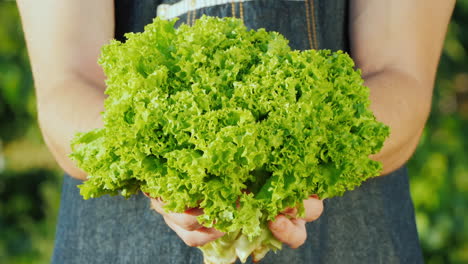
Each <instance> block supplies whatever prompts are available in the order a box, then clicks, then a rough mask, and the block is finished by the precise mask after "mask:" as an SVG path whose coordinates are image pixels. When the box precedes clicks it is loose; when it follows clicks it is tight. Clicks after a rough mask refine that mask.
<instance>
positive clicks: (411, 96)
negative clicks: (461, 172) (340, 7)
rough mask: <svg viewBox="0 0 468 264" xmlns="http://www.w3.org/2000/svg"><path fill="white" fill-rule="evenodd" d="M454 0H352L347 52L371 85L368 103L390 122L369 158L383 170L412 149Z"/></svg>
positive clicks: (426, 111)
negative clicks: (385, 135)
mask: <svg viewBox="0 0 468 264" xmlns="http://www.w3.org/2000/svg"><path fill="white" fill-rule="evenodd" d="M454 4H455V0H446V1H438V0H429V1H426V0H414V1H407V0H393V1H378V0H353V1H351V6H350V7H351V8H350V9H351V10H350V12H351V13H350V23H349V25H350V41H351V56H352V57H353V59H354V60H355V62H356V65H357V67H358V68H360V69H361V70H362V73H363V77H364V80H365V84H366V85H367V86H368V87H369V88H370V99H371V109H372V111H373V112H374V114H375V116H376V117H377V120H379V121H381V122H383V123H384V124H387V125H388V126H390V131H391V132H390V137H389V138H388V139H387V141H386V142H385V144H384V147H383V148H382V150H381V151H380V152H379V153H377V154H376V155H374V156H373V157H372V158H373V159H375V160H377V161H381V162H382V163H383V168H384V169H383V174H388V173H390V172H392V171H394V170H396V169H398V168H399V167H401V166H402V165H403V164H404V163H405V162H406V161H407V160H408V159H409V158H410V157H411V155H412V154H413V152H414V150H415V148H416V146H417V144H418V142H419V137H420V136H421V133H422V131H423V129H424V125H425V123H426V120H427V118H428V116H429V112H430V107H431V101H432V90H433V83H434V79H435V75H436V70H437V65H438V62H439V58H440V53H441V51H442V46H443V42H444V38H445V33H446V30H447V25H448V23H449V20H450V16H451V14H452V11H453V7H454Z"/></svg>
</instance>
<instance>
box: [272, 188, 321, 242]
mask: <svg viewBox="0 0 468 264" xmlns="http://www.w3.org/2000/svg"><path fill="white" fill-rule="evenodd" d="M304 209H305V217H304V218H296V215H297V209H296V208H288V209H286V210H285V211H283V212H282V213H281V214H279V215H278V216H276V219H275V220H274V221H270V222H269V223H268V227H269V228H270V230H271V232H272V233H273V235H274V236H275V237H276V238H277V239H278V240H279V241H281V242H283V243H285V244H287V245H288V246H290V247H291V248H298V247H300V246H301V245H302V244H304V242H305V241H306V239H307V232H306V227H305V223H306V222H312V221H315V220H317V219H318V218H319V217H320V215H321V214H322V212H323V201H322V200H319V199H318V196H316V195H312V196H310V198H309V199H307V200H304ZM287 215H288V216H290V217H292V218H288V217H286V216H287Z"/></svg>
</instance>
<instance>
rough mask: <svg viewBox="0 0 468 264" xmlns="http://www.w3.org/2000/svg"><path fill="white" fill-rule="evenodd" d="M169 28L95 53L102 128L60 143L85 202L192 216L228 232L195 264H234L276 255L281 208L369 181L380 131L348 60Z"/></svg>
mask: <svg viewBox="0 0 468 264" xmlns="http://www.w3.org/2000/svg"><path fill="white" fill-rule="evenodd" d="M174 23H175V20H173V21H165V20H160V19H158V18H157V19H155V20H154V22H153V23H152V24H149V25H147V26H146V27H145V31H144V32H143V33H129V34H127V35H126V37H127V41H126V42H125V43H121V42H119V41H116V40H114V41H112V42H111V43H110V44H108V45H106V46H104V47H103V49H102V56H101V58H100V61H99V63H100V64H101V66H102V67H103V69H104V71H105V74H106V76H107V78H108V79H107V81H106V84H107V89H106V94H107V95H108V98H107V99H106V101H105V112H104V113H103V115H102V117H103V121H104V127H103V128H101V129H97V130H94V131H90V132H87V133H79V134H77V135H76V137H75V138H74V140H73V142H72V154H71V157H72V159H73V160H74V161H75V162H76V164H77V165H78V167H80V168H81V169H83V170H84V171H85V172H87V174H88V180H87V181H86V182H84V183H83V184H82V185H80V186H79V188H80V191H81V195H82V196H83V197H84V198H85V199H88V198H94V197H99V196H101V195H105V194H110V195H117V194H120V195H123V196H125V197H129V196H131V195H133V194H136V193H137V192H138V191H139V190H142V191H144V192H146V193H148V194H149V195H151V196H152V197H160V198H162V199H163V200H164V201H165V202H166V206H165V209H166V210H169V211H174V212H183V211H184V210H185V209H186V208H188V207H197V206H200V207H201V208H203V210H204V214H203V215H201V216H199V217H198V220H199V221H200V222H201V223H202V224H203V225H205V226H207V227H215V228H217V229H218V230H221V231H223V232H226V233H227V235H226V236H225V237H223V238H221V239H219V240H217V241H214V242H212V244H208V245H206V246H204V247H202V250H203V251H204V254H205V261H206V262H207V263H232V262H233V261H234V260H235V258H236V257H240V258H241V260H243V261H245V259H246V258H247V257H248V255H250V254H251V253H254V254H255V255H256V256H257V260H259V259H261V258H262V257H263V255H264V254H266V252H267V251H268V250H269V249H273V250H276V249H279V248H281V243H279V242H278V241H277V240H275V239H274V238H273V236H272V235H271V233H269V231H268V228H267V226H266V223H267V221H269V220H273V219H274V218H275V216H276V215H278V214H279V213H280V212H281V211H283V210H284V209H286V208H287V207H294V206H298V207H299V215H303V213H304V212H303V211H304V208H303V207H302V201H303V200H304V199H307V198H308V196H309V195H311V194H317V195H318V196H319V197H320V198H328V197H333V196H337V195H342V194H343V193H344V192H345V191H346V190H352V189H354V188H356V187H357V186H359V185H360V184H361V183H362V182H363V181H365V180H366V179H368V178H369V177H372V176H377V175H379V172H380V170H381V164H380V163H378V162H376V161H373V160H371V159H369V155H371V154H374V153H376V152H378V151H379V150H380V148H381V147H382V145H383V142H384V140H385V138H386V137H387V136H388V135H389V128H388V127H387V126H385V125H384V124H382V123H380V122H377V121H376V119H375V117H374V115H373V114H372V112H371V111H370V110H369V104H370V102H369V89H368V88H367V87H365V86H364V85H363V80H362V77H361V74H360V71H359V70H356V69H355V68H354V63H353V60H352V59H351V58H350V57H349V56H348V55H347V54H346V53H343V52H341V51H339V52H331V51H329V50H319V51H317V50H307V51H294V50H291V49H290V47H289V46H288V41H287V40H286V39H285V38H284V37H283V36H282V35H280V34H278V33H276V32H267V31H265V30H264V29H259V30H247V28H246V27H245V26H244V25H243V23H242V21H240V20H238V19H235V18H223V19H220V18H213V17H206V16H205V17H202V18H201V19H199V20H197V22H196V23H195V25H194V26H192V27H190V26H187V25H182V26H180V27H179V28H178V29H175V28H174ZM236 250H237V251H236ZM223 259H224V260H223Z"/></svg>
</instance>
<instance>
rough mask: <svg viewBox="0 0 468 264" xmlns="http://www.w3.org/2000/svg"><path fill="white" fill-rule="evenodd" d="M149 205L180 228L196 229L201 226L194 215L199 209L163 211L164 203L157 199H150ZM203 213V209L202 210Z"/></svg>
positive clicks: (197, 213)
mask: <svg viewBox="0 0 468 264" xmlns="http://www.w3.org/2000/svg"><path fill="white" fill-rule="evenodd" d="M151 205H152V207H153V208H154V210H156V212H158V213H160V214H162V215H163V216H165V217H166V218H167V219H168V220H169V221H171V222H173V223H174V224H176V225H178V226H180V227H181V228H183V229H185V230H187V231H193V230H197V229H199V228H202V227H203V226H202V225H201V224H200V223H198V220H197V217H196V216H195V215H200V214H199V213H200V212H199V211H197V210H194V211H193V212H191V214H187V213H173V212H166V211H164V208H163V206H164V204H163V203H162V202H161V201H160V200H158V199H151ZM202 213H203V211H202Z"/></svg>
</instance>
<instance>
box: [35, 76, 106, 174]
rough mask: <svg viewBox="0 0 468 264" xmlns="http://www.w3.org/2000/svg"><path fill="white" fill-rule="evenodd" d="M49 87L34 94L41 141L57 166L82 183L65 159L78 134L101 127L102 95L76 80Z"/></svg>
mask: <svg viewBox="0 0 468 264" xmlns="http://www.w3.org/2000/svg"><path fill="white" fill-rule="evenodd" d="M50 85H51V86H52V87H48V89H38V94H37V101H38V119H39V124H40V126H41V130H42V134H43V136H44V140H45V142H46V144H47V146H48V147H49V150H50V151H51V153H52V154H53V155H54V157H55V159H56V160H57V162H58V163H59V165H60V166H61V167H62V168H63V169H64V170H65V171H66V172H67V173H68V174H70V175H71V176H72V177H74V178H77V179H82V180H84V179H86V174H85V173H84V172H83V171H81V170H80V169H78V168H77V167H75V165H74V164H73V162H72V161H71V160H70V159H69V157H68V155H69V154H70V152H71V148H70V141H71V139H72V138H73V135H74V134H75V133H77V132H84V131H89V130H91V129H94V128H99V127H101V126H102V121H101V116H100V113H101V112H102V111H103V110H104V107H103V105H104V99H105V95H104V93H103V90H102V88H98V87H95V86H94V85H93V84H91V83H88V82H86V81H85V80H84V79H82V78H79V77H78V76H76V77H67V78H63V79H62V80H60V81H56V82H53V83H51V84H50ZM46 90H47V91H48V92H47V94H44V93H43V91H46Z"/></svg>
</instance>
